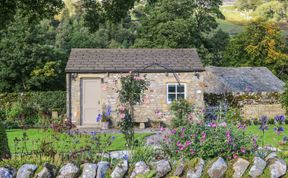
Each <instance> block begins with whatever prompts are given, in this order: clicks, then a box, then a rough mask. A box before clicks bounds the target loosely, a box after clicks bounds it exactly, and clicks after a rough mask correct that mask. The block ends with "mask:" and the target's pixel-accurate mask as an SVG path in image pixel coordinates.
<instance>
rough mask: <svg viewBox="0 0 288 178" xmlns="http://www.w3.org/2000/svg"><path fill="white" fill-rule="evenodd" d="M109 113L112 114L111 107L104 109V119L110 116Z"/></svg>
mask: <svg viewBox="0 0 288 178" xmlns="http://www.w3.org/2000/svg"><path fill="white" fill-rule="evenodd" d="M111 112H112V110H111V106H107V107H106V113H105V116H106V117H109V116H110V115H111Z"/></svg>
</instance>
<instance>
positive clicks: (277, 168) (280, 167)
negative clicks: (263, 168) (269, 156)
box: [268, 159, 287, 178]
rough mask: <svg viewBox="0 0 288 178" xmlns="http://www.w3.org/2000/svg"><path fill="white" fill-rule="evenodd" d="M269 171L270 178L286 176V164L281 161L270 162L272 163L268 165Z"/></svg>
mask: <svg viewBox="0 0 288 178" xmlns="http://www.w3.org/2000/svg"><path fill="white" fill-rule="evenodd" d="M268 167H269V170H270V173H271V178H278V177H281V176H283V175H284V174H286V171H287V165H286V162H285V161H284V160H282V159H275V160H272V163H271V164H269V166H268Z"/></svg>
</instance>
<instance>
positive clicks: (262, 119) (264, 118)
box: [259, 116, 268, 132]
mask: <svg viewBox="0 0 288 178" xmlns="http://www.w3.org/2000/svg"><path fill="white" fill-rule="evenodd" d="M259 121H260V123H261V125H260V127H259V129H260V130H262V132H264V131H265V130H268V125H267V122H268V117H267V116H261V117H260V119H259Z"/></svg>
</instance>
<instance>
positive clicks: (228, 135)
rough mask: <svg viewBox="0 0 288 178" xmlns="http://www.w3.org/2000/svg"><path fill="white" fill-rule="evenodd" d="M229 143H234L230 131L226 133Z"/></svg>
mask: <svg viewBox="0 0 288 178" xmlns="http://www.w3.org/2000/svg"><path fill="white" fill-rule="evenodd" d="M226 138H227V143H228V144H230V143H231V142H232V137H231V132H230V130H228V131H227V132H226Z"/></svg>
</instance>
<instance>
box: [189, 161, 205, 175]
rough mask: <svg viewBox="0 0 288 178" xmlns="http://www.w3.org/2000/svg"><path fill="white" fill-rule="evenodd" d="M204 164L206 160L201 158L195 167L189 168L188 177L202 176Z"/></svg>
mask: <svg viewBox="0 0 288 178" xmlns="http://www.w3.org/2000/svg"><path fill="white" fill-rule="evenodd" d="M204 166H205V161H204V160H203V159H199V161H198V163H197V164H196V166H195V168H193V169H189V170H188V172H187V176H186V178H200V177H201V176H202V172H203V169H204Z"/></svg>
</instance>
